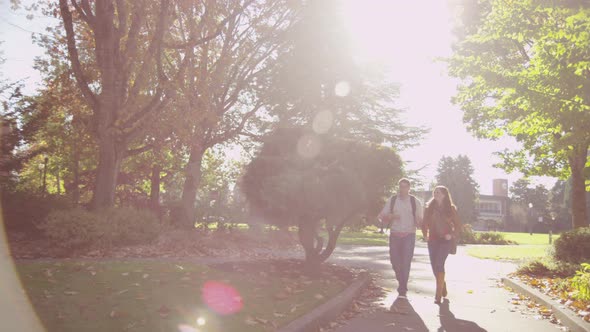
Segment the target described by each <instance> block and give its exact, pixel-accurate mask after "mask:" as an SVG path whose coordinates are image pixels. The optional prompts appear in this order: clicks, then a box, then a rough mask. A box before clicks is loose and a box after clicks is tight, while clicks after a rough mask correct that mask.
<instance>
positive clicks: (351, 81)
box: [268, 0, 425, 150]
mask: <svg viewBox="0 0 590 332" xmlns="http://www.w3.org/2000/svg"><path fill="white" fill-rule="evenodd" d="M340 6H341V2H339V1H335V0H325V1H318V0H314V1H308V2H307V6H306V7H305V8H304V10H303V11H302V13H301V19H300V20H299V21H298V22H297V24H296V25H295V26H294V28H293V29H292V30H290V31H289V34H288V38H289V40H290V43H291V45H292V46H291V49H290V52H289V53H287V54H286V55H285V56H284V57H282V58H281V59H280V63H279V64H278V67H277V69H276V71H275V77H274V79H273V85H272V86H271V87H270V89H269V90H268V94H269V99H270V100H271V102H272V105H273V106H274V107H273V108H272V110H273V111H274V112H273V115H275V116H276V119H278V120H279V126H280V125H283V124H284V123H291V124H294V125H300V124H308V125H309V126H311V127H312V128H313V130H314V131H315V132H316V133H324V132H327V131H329V132H331V133H332V134H334V135H338V136H340V137H343V138H348V139H355V140H362V141H365V142H373V143H376V144H381V143H386V144H388V145H390V146H393V147H395V148H396V149H398V150H400V149H403V148H405V147H408V146H411V145H413V144H416V142H417V141H418V140H419V139H420V138H421V137H422V135H423V134H424V133H425V130H424V129H423V128H416V127H409V126H407V125H406V124H404V122H403V121H402V119H401V117H400V113H401V112H402V111H401V110H399V109H397V108H395V106H394V105H395V99H396V98H397V97H398V95H399V87H398V86H397V85H395V84H392V83H391V82H388V81H387V80H386V79H385V76H386V70H385V69H384V68H381V67H379V66H378V65H376V64H370V63H360V62H359V61H357V57H356V55H357V53H356V50H355V49H354V47H353V46H352V43H351V39H350V37H349V35H348V34H347V25H346V22H345V21H344V20H343V16H342V9H341V7H340ZM400 51H401V50H400Z"/></svg>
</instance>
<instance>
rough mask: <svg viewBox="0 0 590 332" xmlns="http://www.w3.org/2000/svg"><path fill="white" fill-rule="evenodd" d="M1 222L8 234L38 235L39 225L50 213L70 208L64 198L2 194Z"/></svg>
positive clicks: (24, 193) (29, 193)
mask: <svg viewBox="0 0 590 332" xmlns="http://www.w3.org/2000/svg"><path fill="white" fill-rule="evenodd" d="M1 204H2V220H3V221H4V225H5V227H6V230H7V231H8V232H23V233H25V234H26V235H29V236H35V235H38V234H39V229H38V228H37V227H36V225H38V224H40V223H41V222H42V221H43V220H44V219H45V218H46V217H47V216H48V215H49V213H50V212H51V211H54V210H65V209H68V208H71V207H72V204H71V202H70V201H69V200H68V198H67V197H66V196H60V195H46V196H43V195H41V194H39V193H31V192H25V191H16V192H3V193H2V197H1Z"/></svg>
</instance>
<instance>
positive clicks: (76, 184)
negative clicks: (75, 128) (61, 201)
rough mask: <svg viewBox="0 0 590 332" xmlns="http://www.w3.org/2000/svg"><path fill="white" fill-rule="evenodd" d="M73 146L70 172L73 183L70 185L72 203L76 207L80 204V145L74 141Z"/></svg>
mask: <svg viewBox="0 0 590 332" xmlns="http://www.w3.org/2000/svg"><path fill="white" fill-rule="evenodd" d="M73 144H74V146H73V150H74V151H73V159H74V160H73V165H72V172H73V173H74V181H73V183H72V203H74V206H77V205H78V203H79V202H80V143H79V142H78V141H76V140H75V141H74V142H73Z"/></svg>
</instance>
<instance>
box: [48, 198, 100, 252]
mask: <svg viewBox="0 0 590 332" xmlns="http://www.w3.org/2000/svg"><path fill="white" fill-rule="evenodd" d="M101 222H102V220H101V218H100V217H99V216H98V215H96V214H95V213H91V212H88V211H86V210H85V209H83V208H75V209H71V210H62V211H52V212H51V213H49V215H48V216H47V218H46V219H45V221H44V222H43V223H41V224H39V228H41V229H42V230H43V231H44V232H45V235H47V237H49V238H50V239H51V240H53V242H54V243H55V245H57V246H60V247H62V248H66V249H77V248H82V247H87V246H89V245H90V244H92V243H96V242H98V240H99V239H100V237H101V235H102V234H101V233H100V230H99V228H100V226H99V224H100V223H101Z"/></svg>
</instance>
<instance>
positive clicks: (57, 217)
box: [39, 207, 161, 249]
mask: <svg viewBox="0 0 590 332" xmlns="http://www.w3.org/2000/svg"><path fill="white" fill-rule="evenodd" d="M39 227H40V228H41V229H42V230H43V231H44V232H45V234H46V235H47V236H48V237H49V238H50V239H51V240H53V241H54V243H55V244H56V245H58V246H60V247H62V248H67V249H78V248H84V247H89V246H105V247H110V246H122V245H134V244H145V243H149V242H150V241H151V240H153V239H154V238H155V237H157V235H158V234H159V232H160V231H161V226H160V223H159V220H158V219H157V218H156V217H155V216H154V215H153V214H151V213H150V212H149V211H147V210H137V209H134V208H130V207H122V208H111V209H109V210H106V211H104V212H89V211H86V210H84V209H82V208H75V209H70V210H62V211H53V212H51V213H50V214H49V215H48V216H47V218H46V219H45V221H44V222H43V223H41V224H40V225H39Z"/></svg>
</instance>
